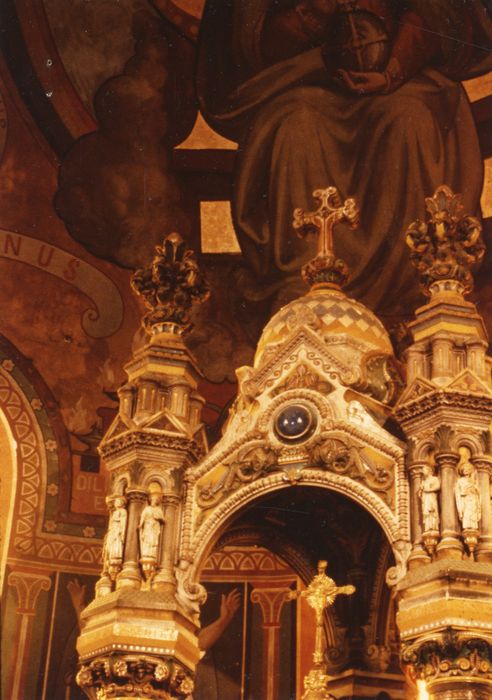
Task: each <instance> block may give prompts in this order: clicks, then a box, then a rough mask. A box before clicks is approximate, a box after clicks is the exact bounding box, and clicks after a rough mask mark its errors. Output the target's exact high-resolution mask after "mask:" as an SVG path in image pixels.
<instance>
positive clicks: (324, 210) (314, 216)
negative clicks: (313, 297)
mask: <svg viewBox="0 0 492 700" xmlns="http://www.w3.org/2000/svg"><path fill="white" fill-rule="evenodd" d="M313 197H314V198H315V199H316V200H317V202H318V203H319V208H318V209H316V211H312V212H310V211H307V212H306V211H304V210H303V209H295V210H294V221H293V222H292V226H293V227H294V229H295V230H296V231H297V234H298V235H299V236H301V237H304V236H306V235H308V234H312V233H317V234H319V238H318V253H317V255H316V257H315V258H313V260H311V261H310V262H308V263H307V264H306V265H304V267H303V268H302V277H303V279H304V281H305V282H307V284H309V285H310V286H311V287H314V286H315V285H325V286H326V285H328V286H334V287H340V286H341V285H342V284H344V283H345V282H346V281H347V279H348V276H349V270H348V267H347V265H346V264H345V262H344V261H343V260H341V259H340V258H337V257H336V255H335V252H334V247H333V229H334V227H335V225H336V224H338V223H341V222H342V221H345V222H347V223H348V224H350V226H351V227H352V228H357V226H358V224H359V210H358V209H357V205H356V203H355V201H354V200H353V199H346V200H345V202H344V201H342V198H341V197H340V194H339V192H338V190H337V188H336V187H327V188H326V189H324V190H321V189H320V190H315V191H314V192H313Z"/></svg>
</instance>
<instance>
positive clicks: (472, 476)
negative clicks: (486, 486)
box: [454, 457, 482, 530]
mask: <svg viewBox="0 0 492 700" xmlns="http://www.w3.org/2000/svg"><path fill="white" fill-rule="evenodd" d="M458 471H459V474H460V476H459V478H458V479H457V481H456V485H455V487H454V495H455V499H456V508H457V510H458V515H459V518H460V520H461V525H462V527H463V530H478V524H479V522H480V519H481V517H482V503H481V499H480V491H479V488H478V484H477V477H476V472H475V467H474V466H473V464H471V462H469V461H468V459H467V458H466V457H465V458H464V459H463V461H462V463H461V464H460V465H459V466H458Z"/></svg>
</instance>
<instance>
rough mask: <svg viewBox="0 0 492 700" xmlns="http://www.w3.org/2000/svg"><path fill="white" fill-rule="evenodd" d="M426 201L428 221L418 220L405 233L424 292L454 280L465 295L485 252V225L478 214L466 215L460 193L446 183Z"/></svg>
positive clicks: (470, 288) (471, 284) (429, 293)
mask: <svg viewBox="0 0 492 700" xmlns="http://www.w3.org/2000/svg"><path fill="white" fill-rule="evenodd" d="M425 203H426V206H427V211H428V212H429V214H430V218H429V220H428V221H427V222H424V221H421V220H420V219H416V221H414V222H413V223H411V224H410V226H409V227H408V229H407V231H406V234H405V236H406V242H407V245H408V247H409V248H410V250H411V253H410V260H411V261H412V262H413V264H414V265H415V267H416V268H417V270H418V271H419V273H420V278H421V285H422V289H423V292H424V293H425V294H426V295H427V296H430V295H431V293H432V291H433V290H432V286H433V285H434V283H436V282H440V281H443V280H453V281H455V282H457V283H459V284H460V285H461V288H462V292H463V293H465V294H466V293H468V292H470V291H471V290H472V289H473V277H472V274H471V272H470V268H471V267H472V265H475V264H476V263H479V262H480V261H481V260H482V258H483V256H484V253H485V245H484V243H483V240H482V225H481V223H480V221H479V220H478V219H477V218H476V217H475V216H463V204H462V201H461V195H459V194H454V193H453V191H452V190H451V189H450V188H449V187H447V186H446V185H441V186H440V187H438V188H437V190H436V191H435V192H434V195H433V196H432V197H427V198H426V200H425Z"/></svg>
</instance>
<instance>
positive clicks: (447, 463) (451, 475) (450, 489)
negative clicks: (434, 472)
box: [436, 452, 463, 559]
mask: <svg viewBox="0 0 492 700" xmlns="http://www.w3.org/2000/svg"><path fill="white" fill-rule="evenodd" d="M458 461H459V456H458V455H457V454H455V453H453V452H439V453H437V454H436V463H437V466H438V471H439V474H440V477H441V541H440V542H439V544H438V545H437V558H438V559H461V558H462V556H463V545H462V543H461V540H460V539H459V532H460V527H459V523H458V513H457V512H456V504H455V496H454V485H455V483H456V465H457V464H458Z"/></svg>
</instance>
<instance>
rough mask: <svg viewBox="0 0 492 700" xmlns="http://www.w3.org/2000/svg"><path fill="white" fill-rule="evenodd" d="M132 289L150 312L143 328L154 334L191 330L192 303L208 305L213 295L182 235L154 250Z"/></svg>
mask: <svg viewBox="0 0 492 700" xmlns="http://www.w3.org/2000/svg"><path fill="white" fill-rule="evenodd" d="M131 286H132V289H133V291H134V292H135V293H136V294H138V295H140V296H142V297H143V299H144V301H145V305H146V307H147V308H148V309H149V311H148V313H147V314H146V315H145V316H144V318H143V326H144V328H145V329H146V330H147V332H148V333H152V334H155V333H162V332H171V333H183V332H184V331H186V330H188V329H189V328H190V325H191V324H190V311H191V307H192V305H193V303H196V302H203V301H206V300H207V299H208V297H209V295H210V291H209V287H208V283H207V281H206V279H205V277H204V276H203V274H202V273H201V272H200V270H199V268H198V265H197V262H196V260H195V258H194V253H193V251H192V250H189V249H188V248H187V247H186V243H185V241H184V240H183V239H182V238H181V236H180V235H179V233H171V234H170V235H169V236H167V237H166V238H165V239H164V241H163V243H162V246H156V247H155V256H154V258H153V260H152V262H151V263H150V265H149V266H148V267H145V268H141V269H139V270H136V272H135V273H134V275H133V277H132V281H131Z"/></svg>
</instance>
